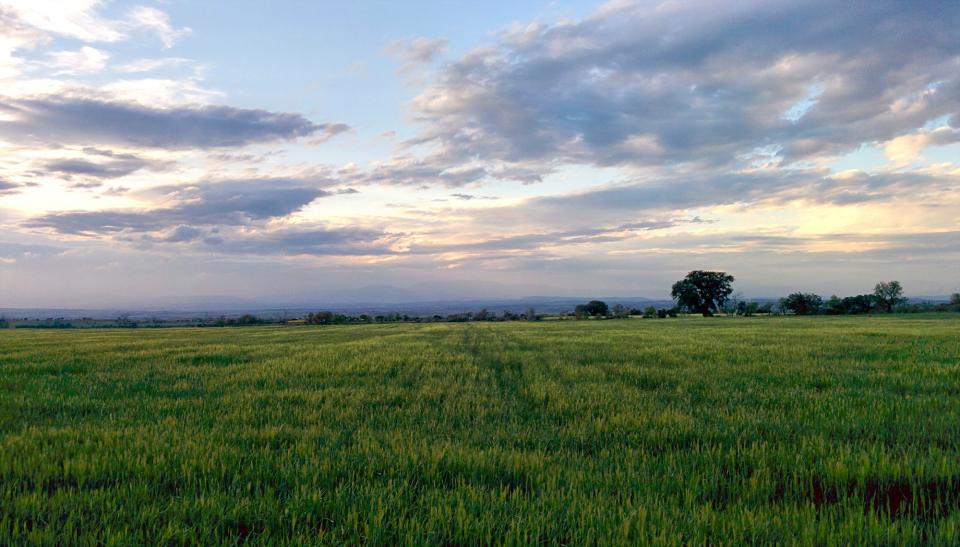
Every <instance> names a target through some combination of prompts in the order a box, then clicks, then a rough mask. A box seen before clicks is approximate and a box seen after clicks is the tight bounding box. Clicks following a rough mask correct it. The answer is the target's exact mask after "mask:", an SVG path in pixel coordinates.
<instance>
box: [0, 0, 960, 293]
mask: <svg viewBox="0 0 960 547" xmlns="http://www.w3.org/2000/svg"><path fill="white" fill-rule="evenodd" d="M957 28H960V3H958V2H954V1H943V2H937V1H928V2H914V3H905V2H894V1H884V0H876V1H869V2H868V1H851V2H839V3H838V2H834V1H802V2H797V1H790V2H783V1H770V0H764V1H736V2H733V1H730V2H716V1H713V0H710V1H705V0H704V1H689V2H684V1H673V0H667V1H628V0H615V1H613V2H609V3H598V2H584V1H576V2H560V1H516V0H514V1H510V2H507V1H491V2H482V3H481V2H468V1H453V0H450V1H435V2H425V1H415V2H386V1H368V2H364V1H358V2H327V1H276V2H262V1H250V0H244V1H231V2H225V1H218V2H214V1H210V2H189V1H186V0H166V1H148V0H145V1H140V2H121V1H118V0H114V1H97V0H75V1H56V0H0V228H2V232H0V307H26V306H56V307H97V306H113V305H128V304H136V303H139V302H147V301H150V300H152V299H154V298H164V297H172V296H177V295H179V296H189V295H222V296H238V297H260V298H276V299H279V300H290V301H294V300H296V299H299V298H313V299H316V298H330V299H337V298H339V299H349V298H362V296H361V295H363V296H369V295H371V294H372V295H375V294H376V287H382V286H396V287H401V288H404V289H409V290H410V291H411V294H413V295H416V296H418V297H423V298H426V297H430V296H435V297H438V298H445V297H451V296H461V297H510V296H525V295H577V296H588V295H615V294H621V295H641V296H650V297H662V296H665V295H666V294H667V293H668V292H669V287H670V284H671V283H672V282H673V281H674V280H676V279H678V278H679V277H681V276H682V275H683V274H684V273H685V272H687V271H688V270H692V269H722V270H726V271H728V272H730V273H733V274H734V275H735V276H736V277H737V283H736V286H737V289H738V290H740V291H742V292H744V293H746V294H747V295H755V296H761V295H762V296H780V295H783V294H786V293H787V292H793V291H795V290H803V291H813V292H818V293H821V294H824V295H829V294H832V293H837V294H850V293H860V292H869V291H870V290H871V289H872V287H873V284H874V283H875V282H877V281H880V280H886V279H898V280H900V281H901V282H902V283H903V284H904V286H905V288H906V290H907V293H908V294H910V295H941V294H948V293H951V292H957V291H958V290H960V276H958V275H957V274H958V272H960V39H958V38H957V30H956V29H957ZM368 287H374V288H373V289H369V288H368Z"/></svg>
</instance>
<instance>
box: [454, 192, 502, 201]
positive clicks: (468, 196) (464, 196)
mask: <svg viewBox="0 0 960 547" xmlns="http://www.w3.org/2000/svg"><path fill="white" fill-rule="evenodd" d="M450 197H452V198H457V199H459V200H463V201H473V200H475V199H497V198H496V197H493V196H477V195H474V194H461V193H456V194H450Z"/></svg>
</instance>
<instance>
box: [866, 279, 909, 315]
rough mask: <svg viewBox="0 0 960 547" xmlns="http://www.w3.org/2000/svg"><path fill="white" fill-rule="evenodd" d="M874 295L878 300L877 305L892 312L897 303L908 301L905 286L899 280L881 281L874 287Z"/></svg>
mask: <svg viewBox="0 0 960 547" xmlns="http://www.w3.org/2000/svg"><path fill="white" fill-rule="evenodd" d="M873 297H874V298H875V299H876V301H877V307H878V308H880V310H882V311H885V312H887V313H892V312H893V308H894V307H896V306H897V304H901V303H903V302H906V301H907V299H906V298H904V297H903V287H901V286H900V282H899V281H881V282H880V283H877V286H876V287H874V288H873Z"/></svg>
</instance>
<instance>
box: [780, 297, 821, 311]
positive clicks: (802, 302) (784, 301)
mask: <svg viewBox="0 0 960 547" xmlns="http://www.w3.org/2000/svg"><path fill="white" fill-rule="evenodd" d="M821 308H823V298H820V295H818V294H813V293H802V292H795V293H793V294H791V295H789V296H787V297H786V298H781V299H780V309H782V310H786V311H792V312H793V313H795V314H797V315H815V314H818V313H820V310H821Z"/></svg>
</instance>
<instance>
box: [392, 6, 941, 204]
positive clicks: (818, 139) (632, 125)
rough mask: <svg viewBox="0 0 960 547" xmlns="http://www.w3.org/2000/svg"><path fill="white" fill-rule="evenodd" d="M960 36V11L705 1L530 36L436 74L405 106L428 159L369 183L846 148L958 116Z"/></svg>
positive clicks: (515, 35) (623, 11) (601, 16)
mask: <svg viewBox="0 0 960 547" xmlns="http://www.w3.org/2000/svg"><path fill="white" fill-rule="evenodd" d="M958 23H960V3H956V2H920V3H904V2H893V1H870V2H866V1H852V2H840V3H837V2H827V1H811V2H803V3H799V2H770V1H763V2H736V3H727V4H718V3H715V2H712V1H711V2H688V3H682V4H680V3H665V4H663V5H660V6H653V5H650V4H647V3H623V4H617V5H616V6H614V7H607V8H604V9H602V10H601V11H599V12H598V13H597V14H595V15H593V16H591V17H588V18H586V19H583V20H581V21H577V22H565V23H560V24H556V25H553V26H545V25H531V26H529V27H527V28H526V29H523V30H518V31H515V32H510V33H505V34H503V35H501V37H500V39H499V41H498V42H497V43H496V44H494V45H493V46H490V47H487V48H483V49H478V50H476V51H474V52H472V53H470V54H468V55H465V56H464V57H462V58H460V59H459V60H457V61H456V62H453V63H451V64H450V65H448V66H447V67H445V69H444V71H443V72H442V73H441V75H440V76H439V78H438V79H437V81H436V82H435V83H434V84H433V85H432V86H430V87H429V88H428V89H427V90H425V91H424V92H423V93H422V94H421V95H420V96H419V97H418V98H417V99H416V100H415V102H414V109H415V111H416V114H417V119H418V120H419V121H420V122H421V123H422V124H423V128H424V129H423V132H422V134H421V135H420V137H419V138H417V139H414V140H413V141H411V143H410V144H425V143H432V144H435V145H437V146H438V147H439V148H438V150H439V151H438V152H437V153H436V154H434V155H432V156H429V157H428V158H426V159H425V160H423V162H422V163H420V164H417V165H414V166H411V165H410V163H409V162H406V163H400V164H397V165H392V166H391V165H387V166H385V167H383V168H382V169H381V172H380V173H378V174H377V178H378V179H381V180H385V181H387V180H394V181H396V182H398V183H407V182H411V181H418V180H424V179H431V178H433V179H437V178H439V180H440V182H445V183H447V184H448V185H449V184H451V182H452V183H453V184H456V183H460V182H461V181H460V180H457V179H454V180H452V181H444V180H443V179H442V178H440V177H438V176H437V174H438V173H442V172H443V171H444V170H445V169H449V168H450V167H451V166H455V165H457V164H458V162H461V163H462V162H464V161H473V162H475V161H477V160H479V161H481V162H495V161H496V162H507V163H508V164H510V165H519V166H523V167H524V168H525V169H526V170H527V171H531V170H534V171H535V169H534V168H533V167H532V165H534V164H540V165H541V166H542V165H546V164H548V163H549V162H553V161H561V162H563V163H581V164H592V165H600V166H613V165H664V164H671V163H678V162H698V163H700V164H703V165H707V166H714V167H715V166H718V165H724V164H728V163H730V162H732V161H734V160H735V159H740V160H744V159H747V160H749V156H750V155H751V154H752V153H753V152H754V150H755V149H757V148H762V147H769V146H774V147H776V150H778V154H779V156H780V157H782V158H785V160H786V161H788V162H789V161H794V160H800V159H804V158H808V157H811V156H815V155H818V154H834V153H841V152H845V151H850V150H852V149H854V148H856V147H857V146H859V145H860V144H861V143H864V142H872V141H878V140H879V141H883V140H887V139H890V138H892V137H895V136H898V135H901V134H905V133H908V132H910V131H913V130H916V129H918V128H920V127H922V126H923V125H924V124H925V123H926V122H928V121H930V120H933V119H937V118H939V117H942V116H944V115H956V113H957V112H958V111H960V77H958V71H957V66H958V62H960V40H957V39H956V29H957V28H958ZM412 167H415V168H416V169H412ZM472 174H473V175H482V174H483V173H481V172H478V171H474V172H473V173H472ZM468 178H469V181H473V180H476V177H468Z"/></svg>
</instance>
